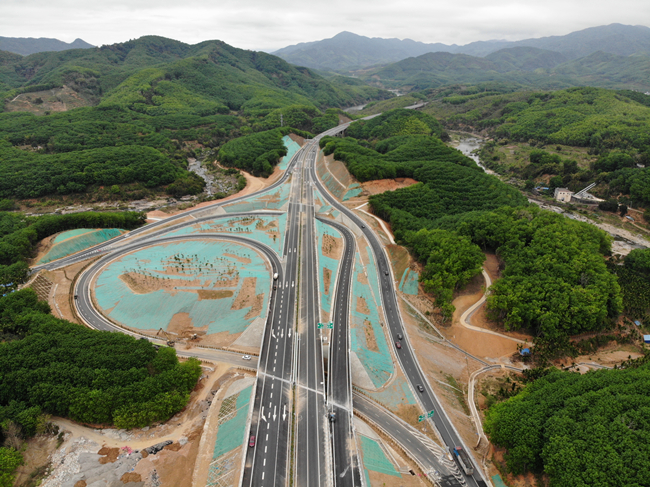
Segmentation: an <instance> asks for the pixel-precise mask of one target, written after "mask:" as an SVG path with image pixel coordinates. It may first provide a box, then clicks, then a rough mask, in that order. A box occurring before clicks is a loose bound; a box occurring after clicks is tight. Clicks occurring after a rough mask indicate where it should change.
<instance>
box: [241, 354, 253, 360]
mask: <svg viewBox="0 0 650 487" xmlns="http://www.w3.org/2000/svg"><path fill="white" fill-rule="evenodd" d="M242 359H244V360H250V359H251V356H250V355H244V356H243V357H242Z"/></svg>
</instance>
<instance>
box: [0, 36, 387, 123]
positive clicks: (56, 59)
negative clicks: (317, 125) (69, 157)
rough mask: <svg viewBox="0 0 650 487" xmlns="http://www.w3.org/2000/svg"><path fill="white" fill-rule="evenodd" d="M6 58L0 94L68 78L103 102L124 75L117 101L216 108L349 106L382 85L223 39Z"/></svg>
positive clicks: (149, 41) (145, 42)
mask: <svg viewBox="0 0 650 487" xmlns="http://www.w3.org/2000/svg"><path fill="white" fill-rule="evenodd" d="M7 57H8V56H4V57H3V62H2V64H1V65H0V93H1V92H2V91H5V94H4V96H2V95H0V96H2V97H3V98H5V99H7V98H9V99H13V98H14V97H15V96H16V95H17V94H19V93H21V92H34V91H39V90H42V89H49V88H53V87H59V86H63V85H67V86H70V87H72V88H73V89H75V91H77V92H79V93H81V94H84V95H87V96H88V97H90V98H92V99H93V100H94V101H95V102H97V101H98V100H100V99H102V98H104V97H106V96H107V95H113V93H112V90H114V89H115V88H117V87H118V86H119V85H120V84H122V83H125V82H126V84H125V85H124V86H122V87H120V89H119V91H118V92H117V93H116V94H115V96H113V98H112V99H111V102H112V103H125V102H126V103H137V102H139V101H140V102H142V103H143V104H145V105H147V104H149V105H157V104H160V102H161V98H164V97H168V96H170V95H173V96H174V97H175V98H177V99H178V100H177V101H178V103H179V104H184V105H189V106H192V105H193V103H195V102H196V100H195V98H196V97H199V98H202V99H203V100H209V101H210V103H212V107H211V109H212V110H213V111H217V108H218V107H219V106H220V107H224V109H225V111H227V110H229V109H230V110H240V109H242V106H243V105H244V103H246V102H250V103H249V105H248V106H249V107H250V106H251V104H252V105H253V106H256V107H265V106H266V107H269V106H270V107H272V108H277V107H280V106H282V105H283V104H286V103H301V104H307V105H312V106H314V105H315V106H318V107H325V106H327V107H329V106H346V105H352V104H355V103H358V102H363V101H364V100H365V99H368V98H372V97H375V96H376V95H378V91H377V90H376V89H373V88H365V87H363V86H353V85H349V84H345V83H336V84H335V83H331V82H329V81H326V80H325V79H323V78H322V77H320V76H318V75H316V74H314V73H313V72H311V71H310V70H308V69H306V68H297V67H294V66H291V65H290V64H288V63H287V62H285V61H283V60H281V59H280V58H278V57H275V56H272V55H270V54H266V53H263V52H255V51H247V50H243V49H237V48H235V47H232V46H229V45H228V44H226V43H224V42H221V41H205V42H202V43H200V44H196V45H189V44H185V43H182V42H179V41H174V40H171V39H166V38H164V37H156V36H146V37H142V38H140V39H137V40H133V41H129V42H124V43H120V44H113V45H107V46H102V47H98V48H93V49H75V50H70V51H62V52H43V53H38V54H33V55H31V56H27V57H25V58H22V59H13V60H12V59H5V58H7ZM132 76H135V77H134V78H131V77H132ZM158 85H159V86H158ZM157 88H158V89H157ZM138 94H142V97H143V99H142V100H137V98H138ZM253 99H257V100H256V101H251V100H253ZM169 109H172V108H171V107H168V109H167V113H168V112H169ZM176 110H177V108H176Z"/></svg>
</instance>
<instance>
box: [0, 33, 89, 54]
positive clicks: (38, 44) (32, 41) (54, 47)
mask: <svg viewBox="0 0 650 487" xmlns="http://www.w3.org/2000/svg"><path fill="white" fill-rule="evenodd" d="M92 47H95V46H93V45H92V44H89V43H87V42H86V41H84V40H83V39H79V38H77V39H75V40H74V41H72V42H70V43H68V42H64V41H60V40H58V39H52V38H49V37H38V38H36V37H2V36H0V51H7V52H12V53H14V54H20V55H21V56H29V55H30V54H36V53H39V52H52V51H56V52H58V51H67V50H69V49H90V48H92Z"/></svg>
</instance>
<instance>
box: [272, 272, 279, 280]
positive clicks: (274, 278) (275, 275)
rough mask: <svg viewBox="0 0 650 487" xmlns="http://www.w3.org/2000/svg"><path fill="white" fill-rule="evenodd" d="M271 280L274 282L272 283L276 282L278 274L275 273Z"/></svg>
mask: <svg viewBox="0 0 650 487" xmlns="http://www.w3.org/2000/svg"><path fill="white" fill-rule="evenodd" d="M273 280H274V281H277V280H278V273H277V272H276V273H275V274H273Z"/></svg>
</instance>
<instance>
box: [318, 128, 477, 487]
mask: <svg viewBox="0 0 650 487" xmlns="http://www.w3.org/2000/svg"><path fill="white" fill-rule="evenodd" d="M341 127H342V126H341ZM312 178H313V180H314V181H315V182H316V185H317V187H318V189H319V190H320V192H321V193H322V194H323V197H324V198H325V199H327V201H328V202H329V203H330V204H331V205H332V206H333V207H334V208H336V209H337V210H339V211H340V212H341V213H343V214H345V215H346V216H347V217H348V218H349V219H350V220H351V221H352V222H353V223H354V224H355V225H357V227H358V228H359V230H360V231H361V232H363V234H364V236H365V237H366V239H367V240H368V242H369V243H370V246H371V248H372V251H373V253H374V256H375V263H376V265H377V274H378V275H379V278H380V289H381V298H382V302H383V304H384V306H383V309H384V315H385V317H386V323H387V324H388V327H389V329H390V334H391V337H395V339H396V337H397V334H398V333H399V334H401V335H402V336H403V337H404V339H403V340H402V347H401V348H400V349H398V348H396V347H394V345H393V347H394V351H395V354H396V356H397V358H398V360H399V362H400V365H401V367H402V370H403V371H404V374H405V375H406V377H407V378H408V380H409V383H410V384H411V388H412V390H413V391H414V394H415V395H416V397H417V398H418V401H419V402H420V404H421V405H422V407H423V408H424V410H425V411H434V414H433V418H431V421H432V422H433V425H434V426H435V427H436V428H437V430H438V432H439V434H440V436H441V438H442V440H443V441H444V443H445V444H446V445H447V446H448V447H454V446H463V447H464V448H465V449H466V450H467V451H468V452H471V450H470V449H468V448H467V447H466V446H465V445H464V444H463V442H462V440H461V438H460V435H459V434H458V432H457V431H456V430H455V428H454V426H453V425H452V423H451V421H450V420H449V418H448V416H447V414H446V412H445V411H444V409H443V408H442V407H441V406H440V403H439V401H438V399H437V398H436V396H435V394H434V392H433V390H432V389H431V386H430V385H429V382H428V381H427V380H426V377H425V375H424V373H423V372H422V370H421V368H420V364H419V363H418V362H417V359H416V357H415V355H414V353H413V350H412V348H411V346H410V344H409V343H408V336H407V334H406V333H405V331H404V326H403V324H402V319H401V315H400V312H399V307H398V303H397V295H396V293H395V287H394V279H393V276H392V269H391V266H390V263H389V262H388V259H387V257H386V253H385V252H384V249H383V245H382V243H381V241H380V240H379V238H378V237H377V235H376V234H375V233H374V232H373V231H372V230H371V229H370V228H369V227H368V226H367V225H365V223H364V222H363V221H362V220H361V219H360V218H359V217H358V216H357V215H355V214H354V213H353V212H352V211H351V210H349V209H348V208H347V207H346V206H344V205H343V204H341V203H340V202H339V201H338V200H337V199H336V198H335V197H333V196H332V195H331V194H330V193H329V191H327V189H326V188H325V187H324V186H323V185H322V184H321V182H320V180H319V179H318V177H317V174H316V170H315V168H314V167H312ZM394 341H395V340H391V342H392V343H394ZM418 385H420V386H421V387H422V388H423V389H424V390H423V391H422V392H419V391H418V388H417V386H418ZM474 471H475V473H474V475H473V476H466V475H464V474H463V477H464V481H465V482H466V483H467V485H469V486H472V487H480V485H482V484H483V482H484V481H483V479H482V477H481V473H480V472H481V469H480V468H478V466H477V468H475V469H474ZM479 481H480V482H481V484H479V483H478V482H479Z"/></svg>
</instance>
